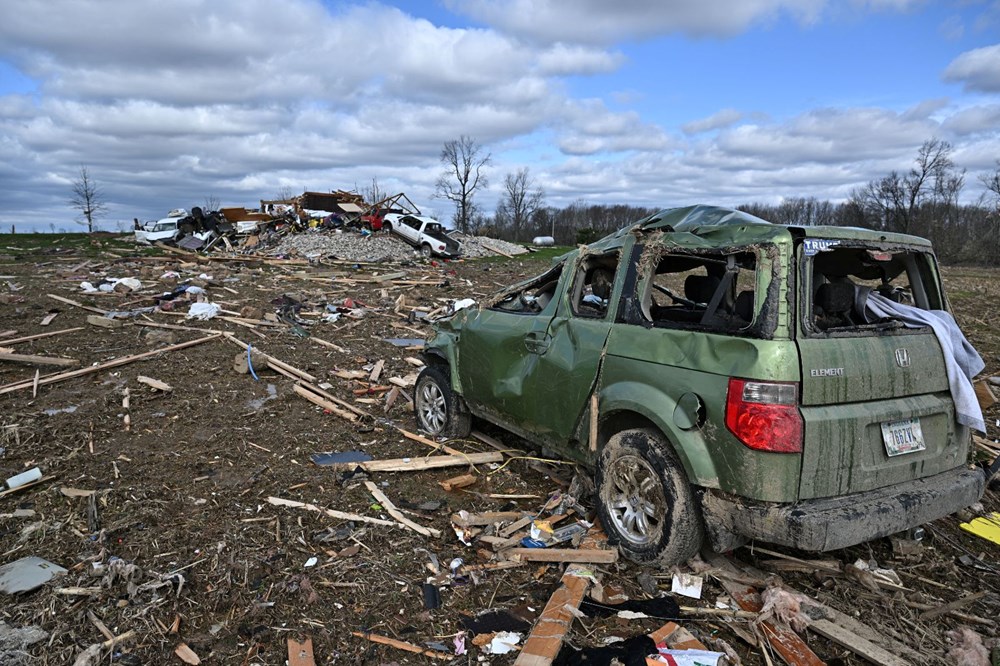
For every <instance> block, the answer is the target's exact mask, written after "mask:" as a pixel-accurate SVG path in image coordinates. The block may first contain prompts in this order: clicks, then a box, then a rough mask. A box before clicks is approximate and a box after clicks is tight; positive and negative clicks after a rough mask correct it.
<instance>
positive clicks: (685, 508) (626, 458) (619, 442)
mask: <svg viewBox="0 0 1000 666" xmlns="http://www.w3.org/2000/svg"><path fill="white" fill-rule="evenodd" d="M596 483H597V497H598V504H597V510H598V514H599V515H600V517H601V523H602V524H603V525H604V528H605V530H606V531H607V533H608V539H609V540H610V541H611V542H612V543H616V544H617V545H618V547H619V549H621V551H622V554H623V555H625V556H626V557H627V558H629V559H630V560H633V561H636V562H659V563H660V564H663V565H667V566H669V565H673V564H680V563H682V562H685V561H686V560H688V559H689V558H691V557H692V556H693V555H695V554H696V553H697V552H698V550H699V549H700V548H701V544H702V542H703V541H704V525H703V524H702V519H701V514H700V512H699V511H698V507H697V506H696V505H695V502H694V494H693V492H692V490H691V484H690V483H689V482H688V480H687V476H686V475H685V474H684V469H683V467H682V466H681V464H680V461H679V460H678V459H677V455H676V454H675V453H674V452H673V450H672V449H671V448H670V446H669V445H668V444H667V442H666V440H665V439H664V438H663V436H662V435H661V434H660V433H659V432H657V431H656V430H653V429H644V428H643V429H639V428H637V429H633V430H623V431H621V432H619V433H617V434H616V435H614V436H613V437H612V438H611V439H610V440H609V441H608V443H607V444H606V445H605V446H604V448H603V449H602V450H601V456H600V459H599V461H598V466H597V477H596Z"/></svg>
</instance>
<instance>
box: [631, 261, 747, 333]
mask: <svg viewBox="0 0 1000 666" xmlns="http://www.w3.org/2000/svg"><path fill="white" fill-rule="evenodd" d="M643 261H644V262H646V261H649V262H655V270H654V271H653V273H652V275H651V276H649V277H647V278H646V279H644V280H642V281H640V283H639V303H640V309H641V312H642V316H643V318H644V319H645V320H646V321H648V322H651V323H652V324H653V326H659V327H667V328H697V329H702V330H708V331H718V332H726V333H735V332H741V331H749V330H750V329H751V328H752V326H753V324H754V322H755V319H756V313H757V312H758V311H759V310H760V303H758V302H757V293H756V285H757V255H756V254H755V253H754V252H752V251H744V252H729V253H704V254H686V253H685V254H680V253H678V254H662V255H660V256H659V257H655V256H652V257H650V258H648V259H647V258H644V259H643Z"/></svg>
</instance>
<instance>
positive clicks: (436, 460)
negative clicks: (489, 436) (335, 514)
mask: <svg viewBox="0 0 1000 666" xmlns="http://www.w3.org/2000/svg"><path fill="white" fill-rule="evenodd" d="M501 460H503V454H500V453H467V454H466V453H463V454H459V455H453V456H430V457H427V458H392V459H388V460H369V461H368V462H357V463H337V464H336V465H330V466H331V467H333V468H334V469H338V468H339V469H354V468H355V467H360V468H361V469H363V470H365V471H366V472H418V471H420V470H425V469H440V468H442V467H459V466H462V465H482V464H484V463H494V462H500V461H501Z"/></svg>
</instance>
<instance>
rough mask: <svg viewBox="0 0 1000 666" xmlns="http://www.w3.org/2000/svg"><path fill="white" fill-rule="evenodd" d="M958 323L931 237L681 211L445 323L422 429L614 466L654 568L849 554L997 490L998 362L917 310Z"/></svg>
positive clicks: (432, 362) (421, 413) (629, 530)
mask: <svg viewBox="0 0 1000 666" xmlns="http://www.w3.org/2000/svg"><path fill="white" fill-rule="evenodd" d="M875 304H881V307H883V308H889V309H890V310H892V308H896V309H897V310H899V311H900V312H903V313H904V314H902V315H899V317H897V316H896V315H894V314H892V313H890V314H889V315H888V316H887V315H886V314H885V312H884V311H883V312H882V314H881V315H875V314H873V312H872V309H871V308H872V307H873V306H874V305H875ZM866 305H867V307H866ZM946 310H947V303H946V301H945V297H944V294H943V292H942V284H941V279H940V276H939V273H938V269H937V264H936V261H935V257H934V254H933V252H932V248H931V245H930V243H929V242H928V241H926V240H923V239H920V238H916V237H912V236H904V235H899V234H890V233H882V232H875V231H868V230H863V229H849V228H841V227H790V226H780V225H774V224H770V223H768V222H765V221H764V220H760V219H758V218H755V217H753V216H750V215H747V214H745V213H742V212H739V211H734V210H729V209H723V208H715V207H708V206H695V207H689V208H681V209H673V210H667V211H662V212H660V213H657V214H655V215H653V216H651V217H649V218H646V219H644V220H642V221H640V222H639V223H637V224H636V225H634V226H632V227H630V228H628V229H623V230H622V231H619V232H617V233H616V234H613V235H611V236H609V237H607V238H605V239H603V240H601V241H599V242H597V243H594V244H592V245H590V246H586V247H581V248H580V249H578V250H575V251H573V252H570V253H568V254H566V255H564V256H562V257H560V258H558V259H557V260H556V261H555V262H554V265H553V266H552V268H551V269H550V270H548V271H546V272H545V273H544V274H543V275H541V276H539V277H537V278H535V279H532V280H529V281H526V282H523V283H521V284H518V285H515V286H513V287H512V288H510V289H508V290H505V291H504V292H502V293H500V294H499V295H497V296H496V297H494V298H493V299H491V300H489V301H488V302H485V303H482V304H480V305H478V306H473V307H469V308H465V309H462V310H459V311H458V312H456V313H455V314H454V315H453V316H451V317H448V318H445V319H443V320H441V321H439V322H438V323H437V324H436V325H435V334H434V336H432V338H431V339H430V340H429V341H428V345H427V348H426V350H425V358H426V360H427V363H428V367H427V368H426V369H425V370H424V372H423V373H422V374H421V376H420V377H419V379H418V382H417V387H416V401H415V406H416V412H417V418H418V421H419V423H420V425H421V426H422V427H423V428H424V429H426V430H427V431H429V432H431V433H433V434H436V435H453V436H462V435H465V434H467V432H468V430H469V427H470V419H471V416H476V417H479V418H482V419H485V420H488V421H491V422H493V423H495V424H498V425H500V426H501V427H503V428H505V429H507V430H509V431H511V432H513V433H516V434H518V435H520V436H522V437H524V438H526V439H528V440H529V441H531V442H533V443H534V444H536V445H538V446H540V447H545V448H548V449H554V450H556V451H558V452H559V453H560V454H561V455H563V456H565V457H567V458H569V459H572V460H575V461H578V462H579V463H582V464H583V465H585V466H586V467H588V468H590V469H593V470H594V472H595V481H596V487H597V498H598V514H599V516H600V517H601V519H602V523H603V525H604V527H605V529H606V530H607V531H608V534H609V537H610V538H611V539H612V540H613V541H615V542H617V543H618V544H619V546H620V547H621V549H622V550H623V552H624V553H625V554H626V555H627V556H629V557H631V558H632V559H635V560H638V561H657V560H658V561H661V562H667V563H670V562H678V561H681V560H683V559H685V558H687V557H689V556H691V555H692V554H694V553H695V552H697V550H698V549H699V548H700V547H701V546H702V545H703V544H704V543H705V542H706V541H707V542H708V543H709V545H711V547H713V548H714V549H716V550H725V549H729V548H732V547H734V546H736V545H738V544H740V543H742V542H745V541H746V540H748V539H760V540H764V541H768V542H773V543H779V544H784V545H788V546H794V547H798V548H802V549H806V550H814V551H823V550H831V549H835V548H840V547H845V546H848V545H853V544H856V543H860V542H863V541H866V540H870V539H873V538H877V537H881V536H886V535H889V534H892V533H895V532H899V531H902V530H905V529H908V528H910V527H913V526H916V525H919V524H921V523H924V522H927V521H929V520H932V519H936V518H939V517H941V516H944V515H947V514H949V513H952V512H954V511H956V510H958V509H960V508H962V507H965V506H967V505H969V504H972V503H974V502H976V501H977V500H978V499H979V497H980V496H981V495H982V493H983V489H984V485H985V473H984V472H983V470H982V469H979V468H977V467H975V466H972V465H970V464H969V463H968V459H969V442H970V426H974V427H978V428H981V427H982V425H981V418H982V417H981V412H979V408H978V405H975V406H974V407H971V406H970V405H969V404H968V392H967V391H966V392H963V393H962V394H961V395H957V394H956V393H955V390H956V386H955V382H954V380H955V375H956V372H957V371H956V362H957V363H958V365H959V366H960V367H961V368H962V369H963V370H964V371H965V376H962V377H959V378H958V379H961V380H962V381H964V382H965V383H966V384H967V385H968V375H970V374H974V373H975V372H978V371H979V370H981V361H980V360H979V358H978V355H975V352H974V351H973V350H971V347H968V346H967V343H966V347H967V349H965V350H964V351H966V352H970V354H969V356H970V357H973V358H972V359H971V360H969V359H968V358H962V354H961V352H962V351H963V350H961V349H959V350H958V352H957V354H956V352H955V350H954V349H953V348H952V347H953V345H949V344H946V343H942V342H941V341H940V339H939V335H940V331H939V333H938V334H935V331H934V330H933V328H932V327H931V326H928V325H922V324H921V323H920V322H919V321H917V323H913V321H912V320H907V315H906V313H910V314H915V315H917V319H918V320H919V318H920V316H921V315H928V316H931V318H934V317H937V318H940V320H941V321H942V322H943V323H944V324H945V325H946V326H948V325H950V326H951V329H953V331H952V332H957V327H955V326H954V320H952V319H950V316H949V315H947V313H946V312H944V311H946ZM893 312H895V310H893ZM935 321H936V319H935ZM935 326H936V325H935ZM957 335H958V336H959V337H961V334H960V333H957ZM962 340H963V342H964V338H962ZM956 355H957V356H958V358H957V359H956V358H955V356H956ZM977 362H978V364H979V366H978V367H972V368H969V367H968V366H970V365H976V363H977ZM949 373H950V374H951V377H952V380H953V381H952V383H951V384H950V383H949ZM959 374H961V373H959ZM964 388H965V389H969V390H971V386H965V387H964ZM973 402H974V401H973ZM956 405H957V406H956ZM977 419H978V420H977Z"/></svg>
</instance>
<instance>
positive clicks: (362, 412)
mask: <svg viewBox="0 0 1000 666" xmlns="http://www.w3.org/2000/svg"><path fill="white" fill-rule="evenodd" d="M300 383H301V385H302V388H304V389H306V390H308V391H310V392H312V393H315V394H316V395H318V396H321V397H323V398H326V399H327V400H329V401H330V402H332V403H334V404H337V405H340V406H341V407H343V408H344V409H346V410H347V411H349V412H353V413H354V414H357V415H358V416H361V417H365V418H372V416H371V414H369V413H368V412H366V411H365V410H363V409H359V408H358V407H355V406H354V405H352V404H351V403H349V402H347V401H346V400H341V399H340V398H338V397H337V396H335V395H333V394H332V393H328V392H327V391H324V390H323V389H321V388H320V387H319V386H316V385H315V384H308V383H306V382H300Z"/></svg>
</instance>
